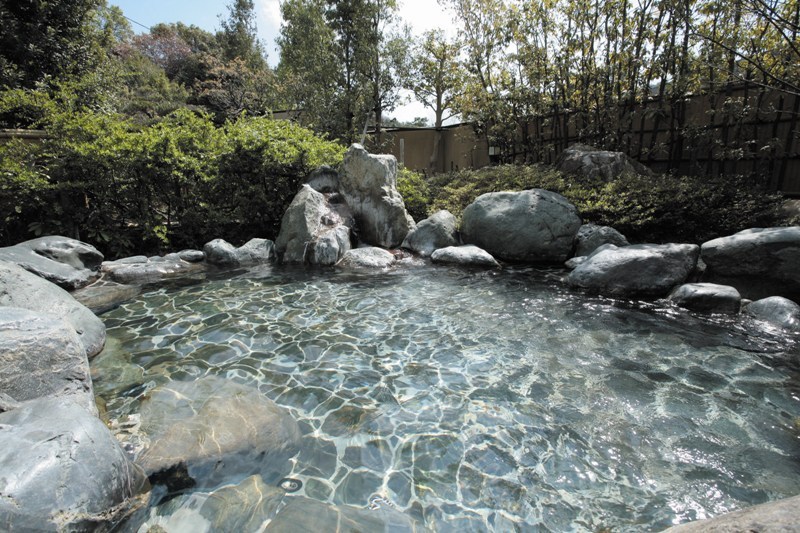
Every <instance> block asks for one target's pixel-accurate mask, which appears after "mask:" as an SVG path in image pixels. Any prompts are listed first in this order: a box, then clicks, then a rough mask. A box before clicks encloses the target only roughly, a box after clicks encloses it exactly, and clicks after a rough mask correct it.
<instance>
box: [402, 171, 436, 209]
mask: <svg viewBox="0 0 800 533" xmlns="http://www.w3.org/2000/svg"><path fill="white" fill-rule="evenodd" d="M397 191H398V192H399V193H400V195H401V196H402V197H403V202H404V203H405V204H406V211H408V214H409V215H411V217H412V218H413V219H414V220H415V221H416V222H419V221H421V220H424V219H426V218H428V215H429V214H430V213H429V212H428V207H429V206H430V204H431V196H430V190H429V187H428V183H427V181H426V180H425V176H423V175H422V174H419V173H418V172H414V171H413V170H409V169H407V168H405V167H400V170H399V171H398V172H397Z"/></svg>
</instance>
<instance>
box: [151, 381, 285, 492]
mask: <svg viewBox="0 0 800 533" xmlns="http://www.w3.org/2000/svg"><path fill="white" fill-rule="evenodd" d="M140 415H141V420H142V426H141V430H142V432H144V433H145V434H146V435H147V437H148V438H149V440H150V442H151V444H150V446H149V447H148V448H146V449H145V450H144V452H142V453H141V454H140V456H139V457H138V458H137V463H138V464H140V465H141V466H142V467H143V468H144V470H145V472H147V474H148V475H149V476H151V479H152V480H154V481H156V482H160V481H163V482H164V483H165V484H166V485H167V486H168V487H170V488H179V487H180V486H181V485H183V486H197V487H213V486H218V485H220V484H221V483H225V482H227V481H229V480H231V479H235V478H236V477H237V476H242V475H253V474H260V475H261V476H262V477H263V478H264V480H265V482H266V483H273V482H276V481H277V480H278V479H280V478H282V477H284V476H285V475H286V474H288V473H289V471H290V470H291V465H290V463H289V459H290V458H291V457H293V456H294V455H295V454H296V453H297V451H298V448H299V443H300V430H299V428H298V426H297V422H296V421H295V420H294V418H292V417H291V416H290V415H289V413H288V412H287V411H286V410H285V409H283V408H282V407H279V406H277V405H275V404H274V403H273V402H272V401H271V400H269V399H268V398H266V397H264V396H263V395H262V394H261V393H260V392H259V391H258V389H255V388H253V387H247V386H244V385H239V384H237V383H235V382H233V381H230V380H226V379H221V378H217V377H210V376H208V377H204V378H201V379H198V380H196V381H189V382H172V383H170V384H168V385H164V386H161V387H158V388H156V389H153V390H152V391H151V392H150V395H149V398H148V399H147V400H146V401H145V402H144V403H143V404H142V408H141V412H140ZM187 484H188V485H187Z"/></svg>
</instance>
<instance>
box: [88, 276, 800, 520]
mask: <svg viewBox="0 0 800 533" xmlns="http://www.w3.org/2000/svg"><path fill="white" fill-rule="evenodd" d="M559 275H560V272H557V271H540V270H534V269H512V270H506V271H502V272H499V271H492V272H470V271H463V270H457V269H446V268H432V267H421V268H409V269H401V270H398V271H395V272H390V273H383V274H376V273H364V274H353V273H342V272H335V271H305V270H300V269H295V270H292V269H286V268H266V267H265V268H264V269H260V270H258V269H257V270H252V271H248V272H243V273H239V274H237V275H235V276H234V277H229V278H222V279H214V280H209V281H205V282H203V283H200V284H195V285H190V286H184V287H179V286H173V287H169V288H161V289H158V290H155V291H153V292H149V293H146V294H143V295H142V296H140V297H139V298H138V299H137V300H136V301H133V302H130V303H128V304H126V305H123V306H122V307H120V308H118V309H115V310H113V311H111V312H109V313H107V314H105V315H104V316H103V319H104V321H105V323H106V325H107V327H108V337H109V342H108V348H107V349H106V351H105V352H104V353H103V354H102V355H101V356H100V357H99V358H98V359H97V360H95V362H94V363H93V373H94V378H95V392H96V393H97V394H98V395H99V396H101V397H102V398H103V399H105V400H106V402H107V406H108V415H109V417H110V419H112V420H114V421H117V422H119V423H120V424H121V425H124V423H123V421H124V420H125V419H126V417H128V415H132V414H135V413H136V412H137V408H138V405H139V403H140V401H141V399H142V397H143V395H144V394H145V393H146V391H147V390H149V389H151V388H152V387H154V386H156V385H158V384H161V383H165V382H167V381H169V380H183V381H186V380H191V379H195V378H197V377H200V376H204V375H207V374H214V375H219V376H225V377H228V378H229V379H233V380H236V381H238V382H240V383H245V384H252V385H254V386H257V387H258V388H259V389H260V390H261V391H262V392H263V393H264V394H265V395H267V396H268V397H269V398H271V399H272V400H274V401H275V402H277V403H278V404H280V405H282V406H285V407H286V408H288V409H289V410H290V411H291V413H292V414H293V415H294V416H295V417H296V418H297V419H298V420H299V421H301V426H302V428H303V430H304V432H305V436H304V438H303V449H302V451H301V452H300V453H299V455H298V456H297V458H296V463H295V465H294V469H293V471H292V473H291V477H293V478H297V479H300V480H301V481H303V488H302V489H301V491H300V493H299V494H301V495H306V496H308V497H311V498H315V499H319V500H322V501H326V502H330V503H335V504H349V505H354V506H360V507H367V506H368V504H369V503H370V500H371V499H374V498H375V497H378V498H381V499H382V501H387V502H389V503H390V504H391V505H393V506H394V507H395V508H396V509H399V510H402V511H404V512H407V513H409V514H410V515H412V516H414V517H415V518H417V519H418V520H420V521H422V522H423V523H424V524H425V525H426V526H427V527H429V528H431V529H435V530H442V531H444V530H448V531H449V530H458V531H465V530H473V531H484V530H488V531H494V530H496V531H511V530H521V531H597V530H600V529H603V528H613V530H614V531H643V530H653V531H658V530H660V529H663V528H665V527H668V526H670V525H672V524H675V523H680V522H685V521H689V520H694V519H698V518H704V517H708V516H714V515H718V514H720V513H724V512H726V511H730V510H734V509H738V508H741V507H744V506H748V505H752V504H757V503H762V502H765V501H768V500H773V499H778V498H782V497H787V496H793V495H796V494H798V493H800V429H799V428H800V419H799V418H798V417H800V382H798V376H800V347H799V346H798V340H800V339H798V338H797V337H795V336H790V335H786V334H782V333H780V332H777V331H774V330H773V331H770V330H766V329H764V327H763V326H759V325H757V324H755V323H753V322H750V321H748V320H746V319H740V318H707V317H696V316H693V315H691V314H689V313H687V312H683V311H678V310H675V309H671V308H669V307H667V306H665V305H661V304H658V303H650V304H644V303H636V302H615V301H612V300H604V299H599V298H589V297H587V296H585V295H582V294H579V293H575V292H571V291H569V290H567V289H566V288H564V287H563V286H562V285H561V284H560V283H559V282H558V280H557V278H558V276H559ZM792 361H794V362H792ZM120 424H118V425H120ZM120 438H122V439H123V440H125V439H129V440H130V442H129V445H130V446H131V448H132V449H133V450H134V451H136V446H137V444H136V440H135V436H131V435H127V434H121V435H120Z"/></svg>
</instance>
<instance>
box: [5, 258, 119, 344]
mask: <svg viewBox="0 0 800 533" xmlns="http://www.w3.org/2000/svg"><path fill="white" fill-rule="evenodd" d="M0 306H7V307H21V308H23V309H29V310H31V311H38V312H40V313H46V314H50V315H53V316H56V317H58V318H61V319H63V320H65V321H67V322H68V323H69V324H70V325H71V326H72V327H73V328H74V329H75V331H76V332H77V333H78V337H79V338H80V339H81V342H82V343H83V346H84V348H85V349H86V355H87V356H88V357H93V356H95V355H97V354H98V353H100V350H102V349H103V345H104V344H105V342H106V327H105V326H104V325H103V322H102V321H101V320H100V319H99V318H97V316H95V314H94V313H92V312H91V311H89V310H88V309H87V308H86V307H84V306H83V305H81V304H79V303H78V302H77V301H76V300H75V298H73V297H72V296H70V294H69V293H68V292H67V291H65V290H64V289H62V288H61V287H59V286H57V285H55V284H53V283H50V282H49V281H45V280H44V279H42V278H40V277H39V276H37V275H35V274H31V273H30V272H28V271H27V270H24V269H22V268H21V267H18V266H17V265H14V264H12V263H7V262H5V261H0Z"/></svg>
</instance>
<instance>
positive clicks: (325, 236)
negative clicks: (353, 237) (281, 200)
mask: <svg viewBox="0 0 800 533" xmlns="http://www.w3.org/2000/svg"><path fill="white" fill-rule="evenodd" d="M337 200H341V196H340V195H339V194H337V193H326V194H323V193H321V192H318V191H316V190H314V189H313V188H312V187H311V186H309V185H308V184H306V185H303V187H302V188H301V189H300V192H298V193H297V194H296V195H295V197H294V199H293V200H292V203H291V205H289V208H288V209H287V210H286V212H285V213H284V214H283V219H282V220H281V231H280V234H279V235H278V239H277V240H276V241H275V251H276V253H277V254H278V257H280V258H281V260H282V261H283V262H284V263H311V264H317V265H334V264H336V262H337V261H339V259H341V258H342V256H343V255H344V254H345V253H346V252H347V251H348V250H349V249H350V228H351V227H352V226H353V225H354V224H355V222H354V220H353V216H352V214H351V213H350V209H349V208H348V207H347V204H345V203H343V202H342V201H337Z"/></svg>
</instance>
